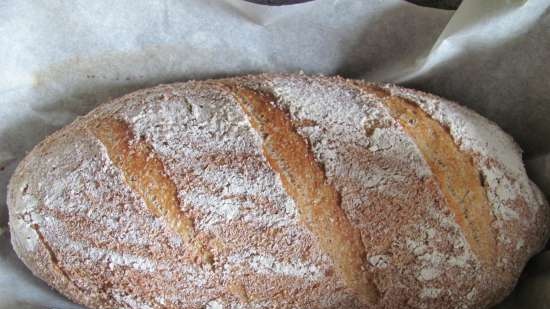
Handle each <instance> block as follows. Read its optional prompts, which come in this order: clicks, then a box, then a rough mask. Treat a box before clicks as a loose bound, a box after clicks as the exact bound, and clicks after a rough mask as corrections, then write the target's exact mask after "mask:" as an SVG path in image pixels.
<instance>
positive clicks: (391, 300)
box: [8, 75, 550, 309]
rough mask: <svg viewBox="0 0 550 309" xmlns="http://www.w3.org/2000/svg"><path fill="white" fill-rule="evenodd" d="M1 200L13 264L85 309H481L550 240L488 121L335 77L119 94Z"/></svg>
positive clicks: (436, 101) (403, 92)
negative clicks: (15, 258)
mask: <svg viewBox="0 0 550 309" xmlns="http://www.w3.org/2000/svg"><path fill="white" fill-rule="evenodd" d="M8 191H9V193H8V206H9V214H10V230H11V239H12V244H13V247H14V249H15V251H16V252H17V254H18V255H19V257H20V258H21V260H23V262H24V263H25V264H26V265H27V266H28V267H29V269H30V270H31V271H32V272H33V273H34V274H35V275H36V276H38V277H40V278H41V279H42V280H44V281H46V282H47V283H48V284H50V285H51V286H52V287H54V288H55V289H57V290H58V291H60V292H61V293H63V294H64V295H66V296H67V297H69V298H70V299H72V300H73V301H75V302H77V303H80V304H83V305H85V306H88V307H90V308H209V309H213V308H484V307H487V306H490V305H492V304H495V303H497V302H498V301H500V300H502V299H503V298H504V297H505V296H506V295H507V294H508V293H509V292H510V291H511V289H512V288H513V287H514V285H515V283H516V280H517V279H518V277H519V275H520V273H521V270H522V268H523V267H524V265H525V263H526V261H527V260H528V259H529V258H530V257H531V256H532V255H533V254H534V253H536V252H537V251H539V250H540V249H541V248H542V246H543V245H544V243H545V241H546V239H547V238H548V236H549V235H548V233H549V231H550V229H549V222H550V212H549V207H548V204H547V202H546V201H545V199H544V197H543V196H542V194H541V193H540V191H539V190H538V188H537V187H536V186H535V185H534V184H533V183H532V182H530V180H529V179H528V178H527V176H526V173H525V170H524V167H523V164H522V161H521V151H520V149H519V148H518V147H517V146H516V144H515V143H514V142H513V141H512V139H511V138H510V137H509V136H508V135H506V134H505V133H504V132H503V131H502V130H500V129H499V128H498V127H497V126H496V125H495V124H493V123H491V122H490V121H488V120H487V119H485V118H483V117H481V116H479V115H477V114H476V113H474V112H472V111H470V110H468V109H466V108H464V107H461V106H459V105H457V104H455V103H452V102H449V101H446V100H444V99H442V98H439V97H436V96H433V95H429V94H426V93H422V92H418V91H413V90H409V89H404V88H401V87H398V86H394V85H389V84H371V83H365V82H362V81H354V80H345V79H342V78H338V77H322V76H316V77H309V76H306V75H258V76H244V77H237V78H228V79H220V80H207V81H189V82H185V83H178V84H171V85H161V86H157V87H154V88H151V89H145V90H140V91H137V92H134V93H131V94H128V95H126V96H123V97H121V98H118V99H116V100H113V101H111V102H109V103H106V104H103V105H101V106H99V107H98V108H96V109H95V110H93V111H92V112H90V113H89V114H88V115H86V116H84V117H81V118H79V119H77V120H76V121H74V122H73V123H72V124H70V125H68V126H66V127H65V128H63V129H61V130H60V131H58V132H56V133H54V134H53V135H51V136H50V137H48V138H46V139H45V140H44V141H43V142H42V143H40V144H39V145H38V146H36V147H35V148H34V149H33V150H32V151H31V152H30V153H29V154H28V155H27V157H26V158H25V159H24V160H23V161H22V162H21V163H20V165H19V167H18V168H17V170H16V171H15V173H14V175H13V177H12V179H11V182H10V185H9V190H8Z"/></svg>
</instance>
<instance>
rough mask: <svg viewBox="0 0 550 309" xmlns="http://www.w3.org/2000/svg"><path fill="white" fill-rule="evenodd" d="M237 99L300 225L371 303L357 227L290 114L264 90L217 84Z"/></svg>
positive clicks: (373, 294) (373, 290) (373, 291)
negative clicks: (291, 201)
mask: <svg viewBox="0 0 550 309" xmlns="http://www.w3.org/2000/svg"><path fill="white" fill-rule="evenodd" d="M223 87H224V88H226V89H228V90H229V91H230V92H231V94H232V95H233V96H234V97H235V99H236V100H237V102H238V104H239V106H240V108H241V110H242V111H243V113H244V114H245V115H246V117H247V118H248V120H249V121H250V123H251V125H252V127H253V128H254V129H255V130H256V131H257V132H258V133H259V135H260V136H261V137H262V152H263V154H264V156H265V158H266V160H267V162H268V163H269V165H270V167H271V168H272V169H273V171H274V172H275V173H276V174H278V175H279V177H280V179H281V182H282V184H283V187H284V189H285V191H286V192H287V193H288V194H289V196H290V197H291V198H292V199H293V200H294V202H295V203H296V206H297V208H298V212H299V217H300V220H301V221H302V223H303V224H305V226H306V227H307V228H308V229H309V230H310V231H311V232H312V233H313V234H314V235H315V236H316V237H317V239H318V241H319V245H320V247H321V249H322V250H323V251H324V252H325V253H326V254H328V256H329V257H330V258H331V259H332V261H333V263H334V266H335V269H336V271H337V273H338V274H339V276H340V277H341V278H342V279H343V281H344V282H345V284H346V285H347V287H348V288H349V289H350V290H351V291H352V292H353V293H354V294H355V295H356V296H357V298H358V300H359V301H360V302H361V303H363V304H373V303H376V302H377V301H378V299H379V295H378V293H379V291H378V289H377V287H376V286H375V284H374V282H373V280H372V278H371V275H370V274H369V273H368V272H367V271H366V269H365V265H366V264H367V263H366V261H365V259H366V252H365V247H364V244H363V242H362V240H361V234H360V231H359V230H358V229H357V228H355V227H354V226H353V225H352V224H351V222H350V221H349V219H348V218H347V217H346V214H345V212H344V211H343V209H342V208H341V205H340V204H341V197H340V194H339V192H337V190H336V189H335V188H334V187H333V186H331V185H330V184H329V183H328V181H327V179H326V175H325V171H324V170H323V168H322V166H321V165H320V164H319V163H318V162H317V161H316V159H315V156H314V154H313V152H312V150H311V149H310V146H309V144H308V142H307V140H306V139H304V138H303V137H302V136H301V135H299V134H298V132H297V131H296V128H295V126H294V125H293V123H292V121H291V119H290V116H289V115H288V114H287V113H286V112H285V111H283V110H281V109H279V108H278V107H277V106H275V105H274V104H273V103H274V102H275V101H276V98H275V97H274V96H273V95H272V94H270V93H266V92H260V91H256V90H252V89H250V88H247V87H243V86H239V85H235V84H223Z"/></svg>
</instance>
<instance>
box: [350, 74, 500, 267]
mask: <svg viewBox="0 0 550 309" xmlns="http://www.w3.org/2000/svg"><path fill="white" fill-rule="evenodd" d="M355 85H356V86H357V87H358V88H359V89H360V90H361V91H363V92H366V93H367V94H369V95H374V96H375V97H377V98H378V99H381V100H382V102H383V104H384V105H385V106H386V108H387V109H388V111H389V113H390V115H391V116H392V117H393V118H394V119H395V120H396V121H397V122H398V123H399V124H400V125H401V127H402V128H403V130H404V131H405V133H407V135H408V136H409V137H410V138H411V139H412V140H413V141H414V143H415V144H416V146H417V147H418V149H419V150H420V153H421V154H422V157H423V158H424V160H425V161H426V163H427V164H428V166H429V167H430V170H431V171H432V174H433V175H434V177H435V179H436V180H437V184H438V185H439V188H440V190H441V192H442V194H443V197H444V198H445V202H446V204H447V205H448V207H449V209H450V210H451V212H452V213H453V215H454V217H455V220H456V223H457V224H458V225H459V226H460V228H461V229H462V231H463V233H464V235H465V238H466V240H467V242H468V244H469V245H470V247H471V249H472V251H473V252H474V254H475V255H476V256H477V257H478V258H479V260H480V261H481V263H482V264H483V265H484V266H488V267H493V265H494V263H495V261H496V250H497V249H496V247H497V244H496V236H495V233H494V231H493V229H492V227H491V225H492V222H493V219H494V218H493V215H492V213H491V205H490V203H489V200H488V198H487V193H486V189H485V187H484V186H483V183H482V180H481V179H480V172H479V170H478V169H477V168H476V166H475V164H474V159H473V157H472V156H471V155H470V154H469V153H466V152H464V151H461V150H460V149H459V147H458V145H457V144H456V143H455V141H454V139H453V137H452V136H451V134H450V132H449V129H448V128H447V127H445V126H443V125H442V124H441V123H439V122H438V121H436V120H434V119H432V117H431V116H430V115H429V114H428V113H426V112H425V111H424V110H422V108H420V106H418V105H417V104H416V103H415V102H411V101H410V100H407V99H404V98H401V97H398V96H392V95H391V94H390V93H389V92H388V91H386V90H385V89H383V88H381V87H378V86H375V85H369V84H365V83H360V82H358V83H356V84H355Z"/></svg>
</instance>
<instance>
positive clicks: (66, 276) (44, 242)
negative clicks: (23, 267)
mask: <svg viewBox="0 0 550 309" xmlns="http://www.w3.org/2000/svg"><path fill="white" fill-rule="evenodd" d="M31 227H32V229H33V230H34V231H35V232H36V235H38V240H39V241H40V243H42V245H43V246H44V248H45V249H46V252H48V257H49V259H50V262H51V265H52V267H53V268H54V269H55V270H56V271H57V272H58V273H60V274H61V276H62V277H63V278H64V279H65V280H66V284H68V285H72V286H74V287H75V288H76V289H77V290H78V291H80V292H81V293H84V292H85V291H84V290H82V289H81V288H80V287H79V286H78V285H76V283H74V282H73V281H72V280H71V277H70V276H69V274H68V273H67V271H66V270H65V269H63V267H61V265H60V264H59V260H58V259H57V256H56V254H55V252H54V251H53V248H52V247H51V246H50V244H49V243H48V241H47V240H46V238H45V237H44V234H42V232H41V231H40V227H39V226H38V224H36V223H34V224H32V225H31Z"/></svg>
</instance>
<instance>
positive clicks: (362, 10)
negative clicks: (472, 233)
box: [0, 0, 550, 309]
mask: <svg viewBox="0 0 550 309" xmlns="http://www.w3.org/2000/svg"><path fill="white" fill-rule="evenodd" d="M299 70H303V71H305V72H306V73H324V74H341V75H343V76H345V77H353V78H364V79H368V80H381V81H391V82H398V83H401V84H403V85H405V86H409V87H414V88H418V89H421V90H426V91H429V92H432V93H435V94H439V95H442V96H444V97H447V98H450V99H453V100H456V101H458V102H461V103H462V104H465V105H467V106H469V107H471V108H473V109H475V110H476V111H478V112H480V113H481V114H483V115H485V116H487V117H488V118H490V119H492V120H494V121H496V122H497V123H498V124H500V125H501V126H502V127H503V128H504V129H505V130H506V131H507V132H508V133H510V134H511V135H513V136H514V138H515V139H516V140H517V141H518V142H519V144H520V145H521V146H522V147H523V149H524V150H525V159H526V164H527V166H528V170H529V172H530V175H531V177H532V178H533V179H534V180H535V181H536V182H537V183H538V184H539V186H541V187H542V188H543V189H544V191H545V192H546V194H547V196H548V195H549V194H550V155H549V153H550V142H549V141H548V139H549V137H550V78H549V77H548V76H550V1H548V0H528V1H512V0H483V1H479V0H465V1H464V3H463V5H462V6H461V7H460V8H459V9H458V10H457V11H456V12H451V11H442V10H437V9H429V8H423V7H418V6H415V5H412V4H409V3H407V2H404V1H399V0H384V1H376V0H368V1H367V0H317V1H314V2H309V3H304V4H298V5H292V6H284V7H266V6H260V5H255V4H251V3H246V2H243V1H241V0H165V1H161V0H148V1H146V0H121V1H106V0H96V1H84V0H74V1H54V0H42V1H34V0H4V1H0V227H1V229H0V234H1V235H0V308H80V307H79V306H76V305H73V304H71V303H70V302H68V301H67V300H65V299H64V298H63V297H62V296H60V295H59V294H57V293H56V292H54V291H52V290H50V289H49V288H48V287H47V286H46V285H45V284H44V283H42V282H40V281H39V280H38V279H35V278H34V277H33V276H32V275H31V274H30V272H29V271H28V270H26V268H25V267H24V265H23V264H22V263H21V262H20V261H19V260H18V259H17V257H16V256H15V254H14V252H13V251H12V249H11V246H10V244H9V233H8V231H7V208H6V205H5V200H6V185H7V182H8V180H9V177H10V175H11V174H12V172H13V170H14V168H15V166H16V164H17V162H18V161H19V160H20V159H21V158H22V157H23V156H24V154H25V152H26V151H29V150H30V149H31V148H32V147H33V146H34V145H35V144H36V143H38V142H39V141H40V140H42V139H43V138H44V137H45V136H46V135H47V134H49V133H51V132H53V131H55V130H56V129H58V128H60V127H62V126H63V125H65V124H67V123H68V122H70V121H72V120H73V119H74V118H75V117H76V116H77V115H82V114H85V113H86V112H88V111H89V110H91V109H92V108H93V107H94V106H96V105H97V104H99V103H101V102H104V101H106V100H108V99H109V98H113V97H117V96H119V95H122V94H124V93H128V92H130V91H132V90H136V89H138V88H142V87H146V86H153V85H156V84H159V83H168V82H172V81H181V80H187V79H191V78H193V79H198V78H209V77H220V76H229V75H236V74H243V73H255V72H296V71H299ZM548 295H550V251H549V252H547V253H543V254H541V255H539V256H538V257H536V258H535V259H534V260H533V261H532V262H531V263H530V264H529V266H528V267H527V270H526V274H525V278H523V279H522V280H521V281H520V284H519V285H518V288H517V289H516V290H515V292H514V294H513V295H512V296H511V297H510V298H509V299H508V300H507V301H506V302H505V303H504V304H502V305H500V306H499V307H498V308H499V309H505V308H506V309H511V308H548V306H550V299H549V298H550V296H548ZM545 298H546V299H545Z"/></svg>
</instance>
